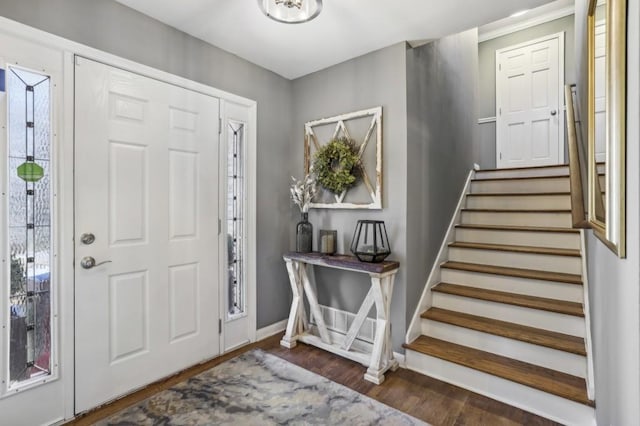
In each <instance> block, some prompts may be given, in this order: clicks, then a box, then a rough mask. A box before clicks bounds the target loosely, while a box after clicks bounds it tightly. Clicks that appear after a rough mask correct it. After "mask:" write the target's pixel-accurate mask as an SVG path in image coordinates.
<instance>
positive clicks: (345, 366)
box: [68, 334, 557, 426]
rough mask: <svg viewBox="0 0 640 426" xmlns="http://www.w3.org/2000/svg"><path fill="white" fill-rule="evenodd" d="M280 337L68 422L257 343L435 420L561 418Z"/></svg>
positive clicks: (95, 416) (112, 409)
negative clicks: (289, 344)
mask: <svg viewBox="0 0 640 426" xmlns="http://www.w3.org/2000/svg"><path fill="white" fill-rule="evenodd" d="M280 338H281V334H278V335H276V336H273V337H270V338H267V339H265V340H262V341H260V342H257V343H254V344H252V345H249V346H247V347H244V348H242V349H239V350H237V351H234V352H231V353H229V354H226V355H223V356H221V357H218V358H216V359H214V360H212V361H209V362H206V363H203V364H200V365H198V366H195V367H192V368H190V369H188V370H185V371H183V372H181V373H178V374H176V375H175V376H172V377H170V378H167V379H165V380H162V381H160V382H157V383H154V384H152V385H150V386H147V387H146V388H144V389H142V390H140V391H138V392H135V393H133V394H131V395H128V396H126V397H123V398H121V399H119V400H117V401H115V402H113V403H111V404H107V405H105V406H103V407H99V408H97V409H95V410H93V411H91V412H89V413H87V414H84V415H83V416H81V417H79V418H77V419H75V420H73V421H71V422H70V423H68V424H71V425H90V424H93V423H95V422H96V421H98V420H100V419H103V418H105V417H107V416H109V415H111V414H113V413H116V412H118V411H120V410H122V409H124V408H126V407H128V406H130V405H133V404H135V403H137V402H139V401H142V400H143V399H145V398H148V397H149V396H151V395H153V394H155V393H157V392H160V391H162V390H164V389H167V388H169V387H171V386H173V385H174V384H176V383H179V382H181V381H183V380H186V379H187V378H189V377H191V376H194V375H196V374H199V373H201V372H203V371H205V370H208V369H209V368H212V367H214V366H216V365H218V364H221V363H222V362H224V361H226V360H228V359H231V358H233V357H235V356H237V355H239V354H241V353H243V352H246V351H248V350H251V349H255V348H260V349H262V350H264V351H266V352H269V353H271V354H273V355H276V356H278V357H280V358H283V359H286V360H287V361H289V362H291V363H293V364H296V365H299V366H301V367H303V368H306V369H307V370H310V371H313V372H314V373H317V374H320V375H322V376H324V377H326V378H328V379H330V380H333V381H334V382H337V383H340V384H342V385H344V386H347V387H349V388H351V389H353V390H355V391H357V392H360V393H362V394H364V395H367V396H369V397H371V398H373V399H376V400H378V401H380V402H382V403H384V404H387V405H389V406H391V407H394V408H396V409H398V410H401V411H404V412H405V413H408V414H410V415H412V416H414V417H417V418H419V419H421V420H423V421H425V422H428V423H430V424H432V425H434V426H439V425H456V426H461V425H473V426H479V425H490V426H499V425H504V426H507V425H527V426H535V425H556V424H557V423H554V422H552V421H550V420H547V419H544V418H542V417H539V416H536V415H533V414H531V413H528V412H526V411H523V410H520V409H518V408H515V407H512V406H509V405H506V404H503V403H501V402H498V401H495V400H492V399H490V398H486V397H484V396H481V395H478V394H476V393H473V392H469V391H467V390H464V389H461V388H459V387H456V386H452V385H449V384H447V383H444V382H441V381H439V380H435V379H432V378H430V377H427V376H423V375H421V374H418V373H415V372H413V371H410V370H405V369H402V368H400V369H398V370H397V371H395V372H388V373H387V374H386V375H385V378H386V380H385V381H384V383H383V384H382V385H379V386H376V385H374V384H373V383H369V382H367V381H365V380H364V378H363V375H364V372H365V368H364V367H363V366H362V365H360V364H357V363H355V362H353V361H349V360H346V359H344V358H341V357H339V356H337V355H334V354H332V353H329V352H326V351H323V350H322V349H318V348H315V347H313V346H308V345H305V344H303V343H300V344H298V346H296V347H295V348H294V349H286V348H283V347H281V346H280Z"/></svg>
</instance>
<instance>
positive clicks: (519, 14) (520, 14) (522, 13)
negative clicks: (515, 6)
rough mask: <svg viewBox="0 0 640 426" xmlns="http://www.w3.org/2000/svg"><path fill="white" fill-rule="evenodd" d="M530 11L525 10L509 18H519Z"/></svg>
mask: <svg viewBox="0 0 640 426" xmlns="http://www.w3.org/2000/svg"><path fill="white" fill-rule="evenodd" d="M528 11H529V9H525V10H519V11H517V12H516V13H512V14H511V16H509V18H517V17H518V16H522V15H524V14H525V13H527V12H528Z"/></svg>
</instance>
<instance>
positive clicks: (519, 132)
mask: <svg viewBox="0 0 640 426" xmlns="http://www.w3.org/2000/svg"><path fill="white" fill-rule="evenodd" d="M559 51H560V50H559V39H558V38H553V39H549V40H545V41H541V42H534V43H533V44H530V45H524V46H519V47H517V48H514V49H507V50H503V51H500V52H499V53H498V55H497V66H498V71H497V73H496V79H497V81H496V90H497V93H496V101H497V135H496V145H497V146H496V148H497V150H496V151H497V159H496V162H497V166H498V167H505V168H507V167H529V166H543V165H552V164H558V163H560V162H561V160H562V158H561V157H562V154H561V152H562V150H563V147H562V146H561V143H562V140H563V138H562V136H561V134H562V132H563V129H562V126H561V117H562V114H561V112H560V109H559V108H560V104H559V99H560V81H559V69H560V68H559V67H560V58H559Z"/></svg>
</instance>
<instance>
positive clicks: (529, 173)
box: [474, 166, 569, 180]
mask: <svg viewBox="0 0 640 426" xmlns="http://www.w3.org/2000/svg"><path fill="white" fill-rule="evenodd" d="M539 176H569V166H563V167H548V168H532V169H502V170H478V171H476V175H475V176H474V179H478V180H481V179H510V178H523V177H539Z"/></svg>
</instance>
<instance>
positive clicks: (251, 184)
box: [218, 100, 258, 354]
mask: <svg viewBox="0 0 640 426" xmlns="http://www.w3.org/2000/svg"><path fill="white" fill-rule="evenodd" d="M237 106H241V107H245V108H246V111H243V113H238V112H236V113H233V112H232V111H233V110H236V111H237V110H238V108H237ZM220 117H221V125H220V132H221V133H220V136H221V140H220V151H221V152H222V151H223V150H224V146H226V144H227V143H228V137H229V134H228V132H229V130H228V120H236V121H239V122H243V123H245V125H246V151H245V153H246V163H245V176H246V185H245V191H246V197H247V200H253V202H249V203H247V206H246V207H245V209H244V212H245V215H246V216H245V217H246V221H245V228H244V230H245V232H246V237H245V248H244V253H245V256H246V257H245V269H244V271H245V275H244V277H245V281H246V284H247V295H246V297H247V299H246V308H247V312H246V317H247V319H248V333H247V342H246V343H252V342H255V341H256V338H257V337H256V336H257V309H258V304H257V282H256V277H257V274H256V268H257V266H256V261H257V249H256V247H257V239H256V235H257V234H256V223H257V222H256V220H257V199H256V197H257V175H256V173H257V153H258V152H257V149H258V148H257V144H256V140H257V137H256V135H257V128H256V127H257V107H256V105H255V104H254V105H249V106H248V105H243V104H239V103H237V102H234V101H230V100H222V101H221V102H220ZM219 158H220V167H219V170H220V178H219V184H220V191H219V194H220V201H219V210H220V211H219V217H220V220H221V221H222V223H221V224H220V233H219V236H218V237H219V246H220V250H219V252H220V256H219V257H220V259H219V260H220V267H219V271H220V283H221V285H220V322H219V325H218V326H219V327H220V330H219V332H220V354H224V353H227V352H230V351H232V350H234V349H236V348H238V347H240V346H242V345H244V344H246V343H241V344H240V345H239V346H234V347H225V336H226V333H227V331H228V328H229V327H228V326H227V324H228V323H229V321H227V318H226V312H227V298H226V291H225V288H226V286H227V285H228V283H227V281H226V280H227V274H226V271H227V265H225V264H223V260H224V259H226V256H225V255H224V254H223V253H226V252H227V236H226V234H225V232H223V231H224V229H225V228H226V225H225V222H226V217H227V215H226V208H227V198H226V195H227V188H228V185H227V179H226V176H223V175H226V173H227V157H226V155H222V153H221V155H219Z"/></svg>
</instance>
